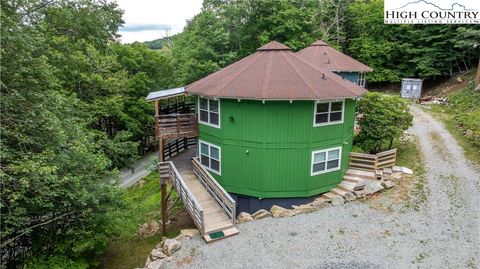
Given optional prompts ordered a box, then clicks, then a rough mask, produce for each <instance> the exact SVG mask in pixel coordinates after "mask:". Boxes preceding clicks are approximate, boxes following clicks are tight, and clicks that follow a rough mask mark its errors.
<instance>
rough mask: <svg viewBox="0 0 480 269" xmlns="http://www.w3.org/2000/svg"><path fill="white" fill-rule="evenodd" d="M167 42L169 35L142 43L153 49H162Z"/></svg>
mask: <svg viewBox="0 0 480 269" xmlns="http://www.w3.org/2000/svg"><path fill="white" fill-rule="evenodd" d="M170 38H171V37H170ZM167 42H168V37H162V38H158V39H155V40H151V41H145V42H142V44H146V45H147V46H148V47H149V48H150V49H152V50H159V49H162V48H163V47H164V46H165V44H166V43H167Z"/></svg>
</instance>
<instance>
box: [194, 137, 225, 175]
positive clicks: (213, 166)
mask: <svg viewBox="0 0 480 269" xmlns="http://www.w3.org/2000/svg"><path fill="white" fill-rule="evenodd" d="M199 144H200V152H199V153H200V154H199V155H200V163H201V164H202V165H203V166H205V168H207V169H208V170H210V171H212V172H214V173H216V174H218V175H220V172H221V165H220V162H221V161H220V160H221V149H220V147H219V146H215V145H213V144H210V143H207V142H205V141H201V140H200V141H199Z"/></svg>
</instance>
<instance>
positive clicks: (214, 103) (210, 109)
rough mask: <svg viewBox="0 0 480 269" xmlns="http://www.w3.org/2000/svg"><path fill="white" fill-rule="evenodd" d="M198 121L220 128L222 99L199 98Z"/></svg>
mask: <svg viewBox="0 0 480 269" xmlns="http://www.w3.org/2000/svg"><path fill="white" fill-rule="evenodd" d="M198 111H199V112H198V114H199V115H198V121H199V122H200V123H203V124H206V125H209V126H213V127H216V128H220V101H219V100H214V99H207V98H198Z"/></svg>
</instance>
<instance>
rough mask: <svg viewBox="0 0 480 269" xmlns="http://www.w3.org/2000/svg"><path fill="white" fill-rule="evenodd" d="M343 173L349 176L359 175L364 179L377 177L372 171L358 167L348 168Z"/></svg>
mask: <svg viewBox="0 0 480 269" xmlns="http://www.w3.org/2000/svg"><path fill="white" fill-rule="evenodd" d="M345 174H346V175H349V176H357V177H361V178H364V179H376V178H377V177H376V176H375V173H374V172H371V171H364V170H358V169H348V170H347V172H346V173H345Z"/></svg>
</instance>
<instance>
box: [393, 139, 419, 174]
mask: <svg viewBox="0 0 480 269" xmlns="http://www.w3.org/2000/svg"><path fill="white" fill-rule="evenodd" d="M395 147H396V148H397V162H396V164H397V165H398V166H405V167H408V168H410V169H412V170H413V171H415V175H417V176H423V175H424V174H425V164H424V159H423V155H422V151H421V150H420V147H419V145H418V141H417V139H416V138H415V139H413V140H407V141H397V142H396V143H395Z"/></svg>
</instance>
